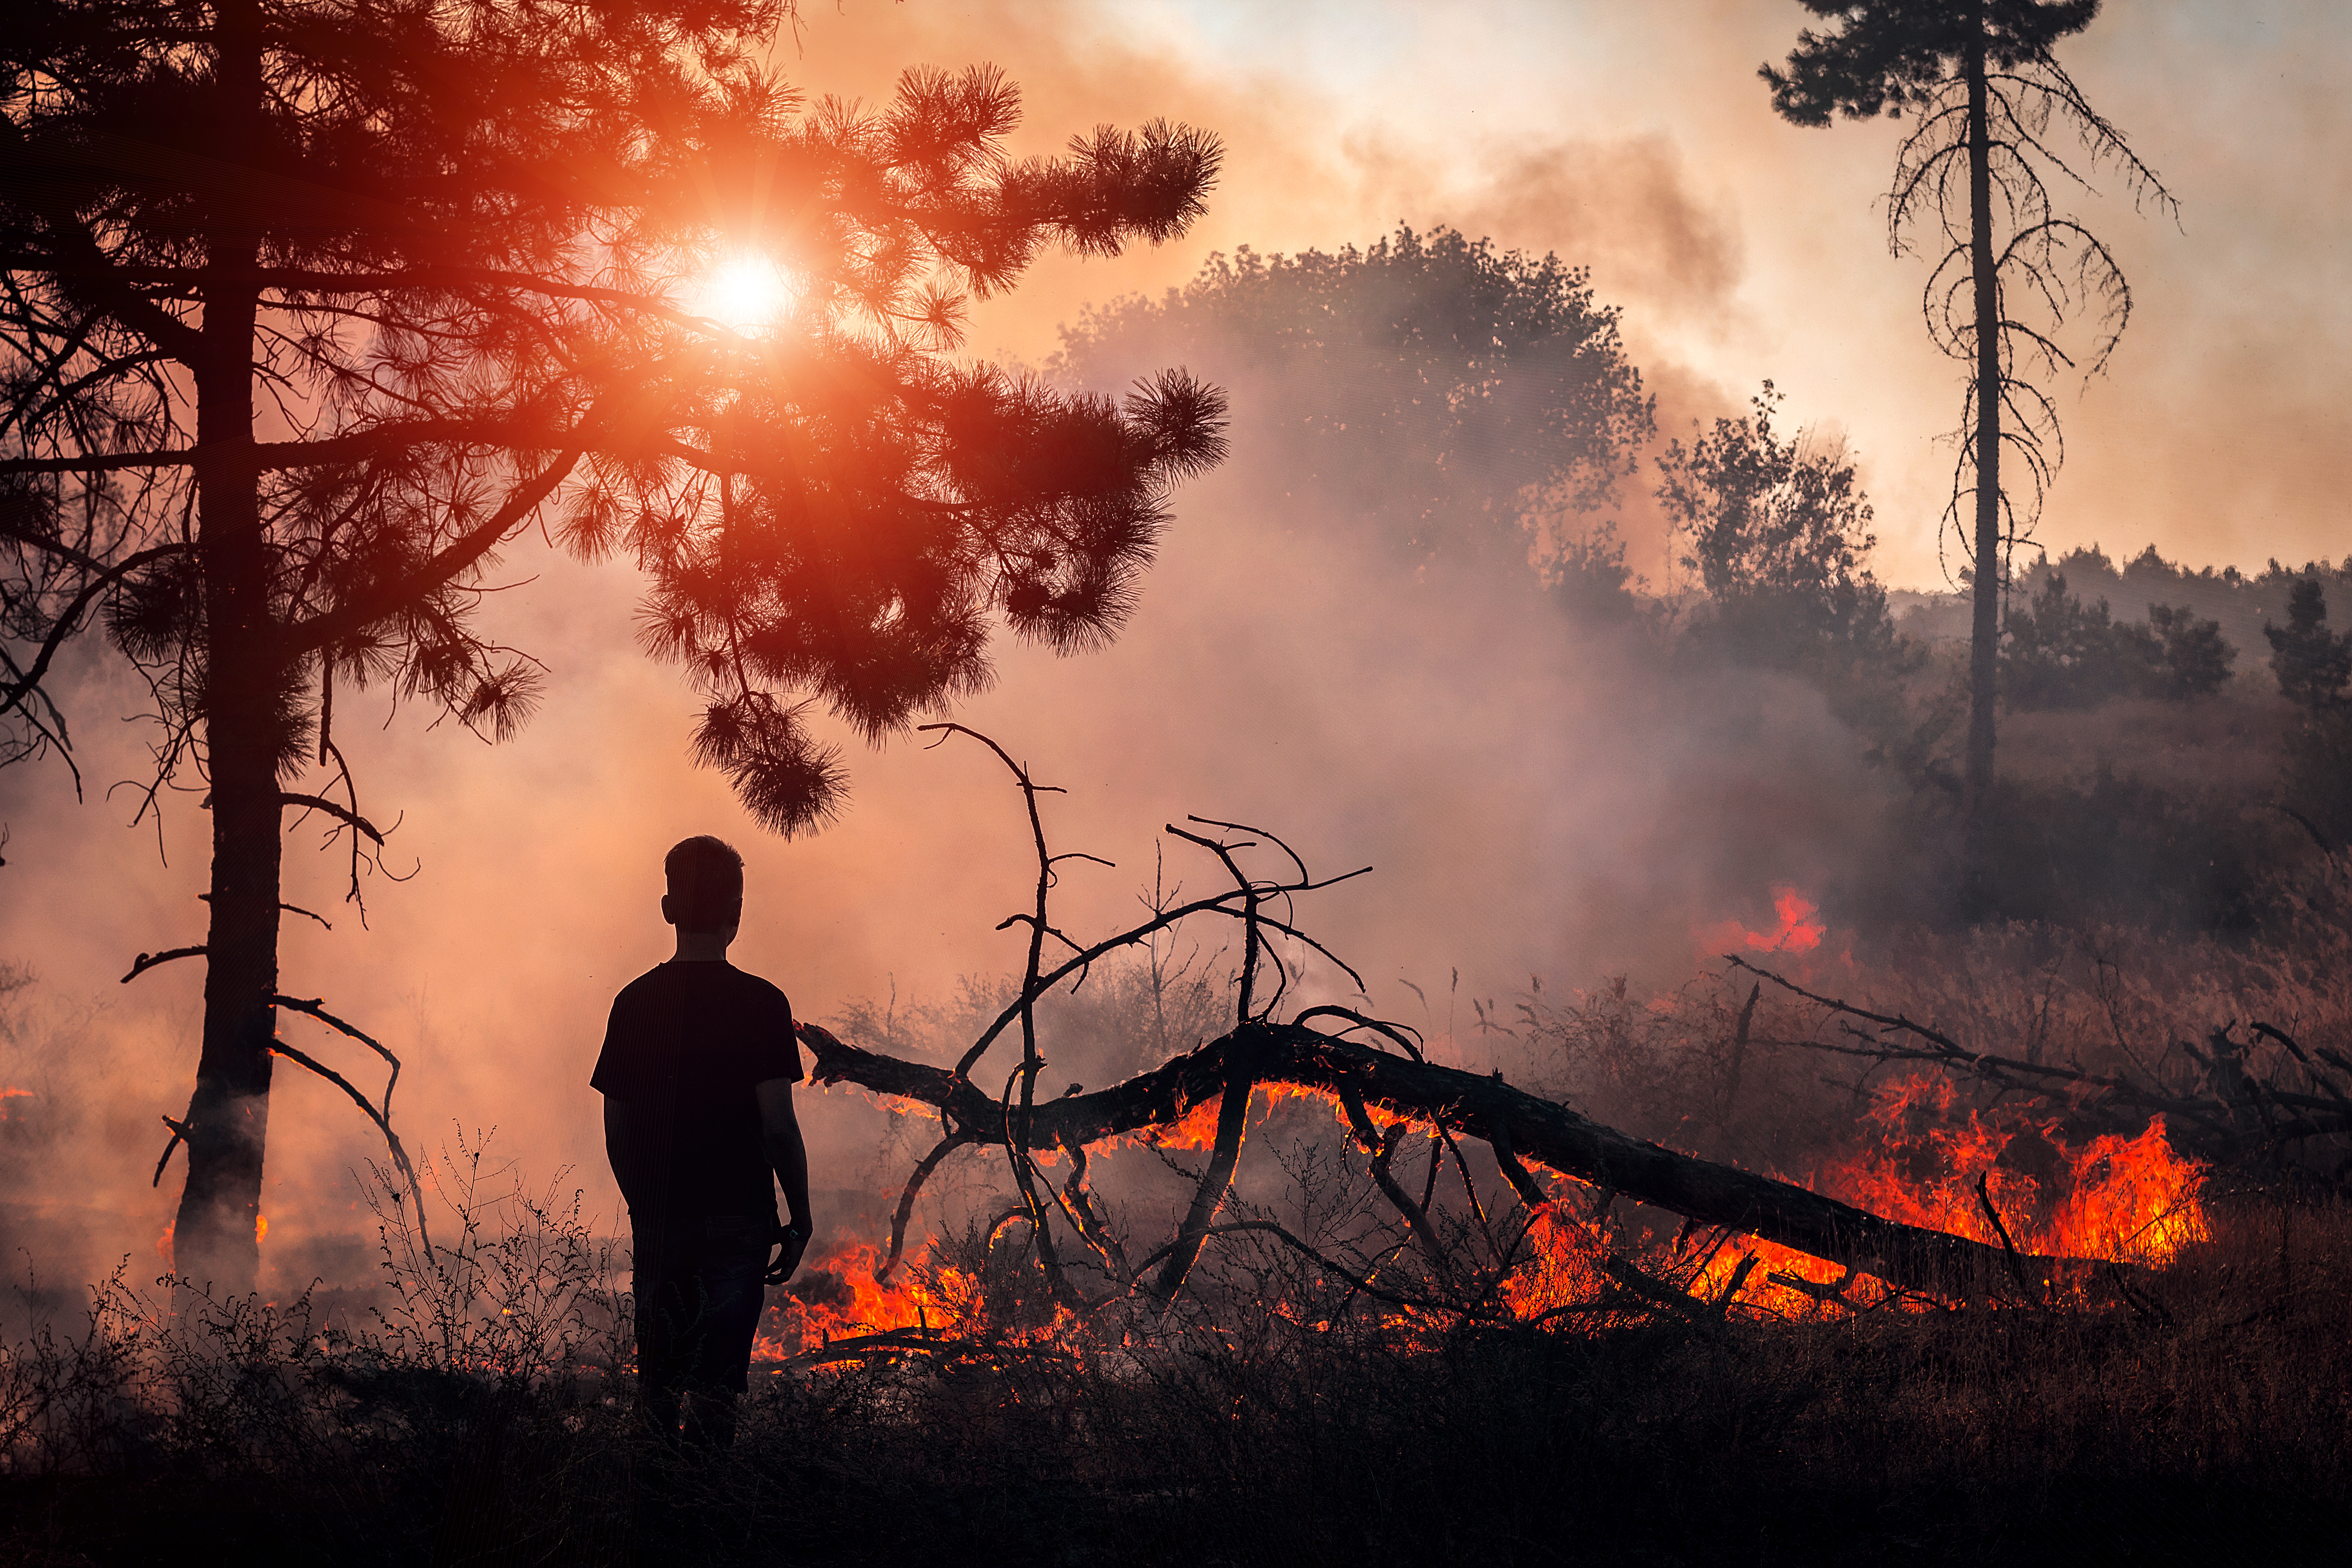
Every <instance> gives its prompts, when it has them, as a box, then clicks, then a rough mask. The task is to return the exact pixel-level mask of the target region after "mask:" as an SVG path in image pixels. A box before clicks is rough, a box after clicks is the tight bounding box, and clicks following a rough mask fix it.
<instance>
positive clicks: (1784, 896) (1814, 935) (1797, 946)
mask: <svg viewBox="0 0 2352 1568" xmlns="http://www.w3.org/2000/svg"><path fill="white" fill-rule="evenodd" d="M1820 913H1821V906H1820V905H1819V904H1817V903H1815V902H1814V901H1813V900H1811V899H1809V898H1807V897H1805V896H1804V894H1802V893H1801V892H1799V891H1798V890H1797V889H1794V888H1790V887H1779V888H1775V889H1772V916H1773V920H1772V924H1771V925H1770V926H1769V927H1767V928H1766V929H1765V930H1763V931H1750V930H1748V927H1747V925H1746V924H1745V922H1743V921H1736V920H1734V921H1717V923H1716V924H1714V925H1709V926H1700V927H1698V928H1696V930H1694V931H1692V932H1691V935H1692V937H1693V938H1694V939H1695V940H1696V942H1697V944H1698V948H1699V951H1700V952H1703V953H1706V954H1708V955H1709V956H1713V955H1715V954H1718V953H1721V952H1727V951H1729V950H1730V949H1733V948H1746V949H1747V950H1748V952H1813V951H1814V950H1815V949H1817V948H1819V947H1820V946H1821V945H1822V937H1824V936H1826V935H1828V934H1829V926H1828V924H1827V922H1825V921H1820V920H1816V919H1815V918H1814V917H1815V916H1816V915H1818V914H1820Z"/></svg>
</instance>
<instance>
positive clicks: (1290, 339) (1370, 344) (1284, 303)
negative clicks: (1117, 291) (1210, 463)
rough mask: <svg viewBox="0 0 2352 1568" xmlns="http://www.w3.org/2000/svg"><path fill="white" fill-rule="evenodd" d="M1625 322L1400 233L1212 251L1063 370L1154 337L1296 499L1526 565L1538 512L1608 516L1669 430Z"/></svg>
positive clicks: (1105, 317)
mask: <svg viewBox="0 0 2352 1568" xmlns="http://www.w3.org/2000/svg"><path fill="white" fill-rule="evenodd" d="M1618 315H1619V312H1618V310H1617V309H1616V307H1614V306H1608V305H1603V304H1601V303H1600V302H1599V301H1598V300H1596V299H1595V298H1594V296H1593V292H1592V288H1591V282H1590V280H1589V279H1588V277H1587V274H1586V272H1585V270H1584V269H1583V268H1572V267H1570V266H1568V265H1567V264H1565V263H1564V262H1562V261H1561V260H1560V259H1559V258H1558V257H1557V256H1552V255H1546V256H1543V257H1541V258H1535V257H1530V256H1528V255H1527V254H1525V253H1524V252H1521V251H1517V250H1511V251H1497V250H1496V248H1495V247H1494V246H1493V244H1492V243H1491V242H1490V241H1487V240H1485V239H1477V240H1472V239H1468V238H1465V237H1464V236H1463V235H1461V234H1460V233H1458V232H1456V231H1455V230H1453V229H1450V228H1444V227H1440V228H1437V229H1435V230H1433V231H1432V232H1430V233H1428V234H1425V235H1424V234H1419V233H1416V232H1414V231H1413V230H1412V229H1411V228H1408V227H1402V226H1401V227H1399V228H1398V230H1397V232H1396V233H1395V234H1393V235H1391V236H1387V237H1383V238H1381V239H1380V240H1377V241H1375V242H1374V243H1373V244H1372V245H1370V247H1365V248H1362V249H1359V248H1357V247H1354V246H1347V247H1341V248H1340V249H1339V250H1338V251H1335V252H1325V251H1320V250H1308V251H1303V252H1301V253H1299V254H1298V255H1297V256H1279V255H1276V256H1270V257H1269V256H1260V255H1258V254H1257V253H1256V252H1255V251H1252V250H1250V249H1248V248H1247V247H1243V248H1242V249H1240V250H1238V251H1237V252H1235V254H1234V255H1233V256H1231V257H1226V256H1222V255H1220V256H1217V257H1213V258H1211V259H1210V261H1209V263H1208V264H1207V265H1206V266H1205V267H1204V268H1202V271H1201V274H1200V276H1199V277H1197V278H1195V279H1193V280H1192V282H1191V283H1190V284H1188V285H1186V286H1185V287H1184V288H1183V289H1171V290H1169V292H1168V293H1167V295H1166V296H1165V297H1164V298H1162V299H1160V300H1156V301H1153V300H1140V299H1131V300H1125V301H1122V302H1120V303H1118V304H1116V305H1113V306H1112V307H1110V308H1108V310H1097V311H1090V312H1088V313H1087V316H1086V317H1085V318H1084V319H1083V320H1082V321H1080V323H1079V324H1078V325H1077V326H1076V327H1075V328H1069V329H1066V330H1065V331H1064V336H1063V348H1062V353H1061V354H1060V355H1059V356H1058V360H1057V365H1056V368H1057V369H1058V370H1059V371H1060V372H1061V373H1062V374H1065V375H1066V376H1068V377H1071V378H1073V379H1075V380H1076V381H1077V382H1079V383H1080V384H1102V383H1104V382H1107V381H1108V380H1109V379H1110V376H1111V374H1115V372H1111V371H1109V367H1110V366H1113V365H1116V364H1117V363H1120V362H1121V360H1122V357H1123V356H1126V355H1129V354H1131V353H1134V352H1135V350H1136V347H1137V345H1138V344H1141V343H1150V344H1151V345H1153V346H1154V348H1155V350H1157V351H1158V352H1161V353H1171V354H1173V355H1175V356H1177V357H1181V359H1183V360H1184V361H1185V362H1186V363H1191V364H1192V365H1194V366H1196V367H1198V368H1200V369H1201V370H1202V373H1203V374H1209V375H1212V376H1213V377H1215V378H1217V379H1220V380H1223V381H1229V382H1232V383H1234V384H1236V391H1235V397H1236V399H1237V400H1238V401H1239V402H1240V403H1241V404H1242V405H1244V409H1245V415H1246V424H1247V427H1248V428H1250V429H1251V430H1252V431H1254V432H1255V431H1265V432H1269V433H1270V434H1268V435H1267V436H1265V437H1263V439H1265V441H1266V442H1267V446H1266V447H1265V451H1266V452H1267V453H1268V454H1269V455H1270V456H1272V457H1273V458H1274V459H1275V460H1276V461H1277V462H1279V463H1280V464H1281V465H1282V482H1283V484H1284V486H1285V488H1286V489H1290V490H1291V491H1292V493H1294V494H1297V493H1302V492H1303V493H1306V494H1309V495H1312V496H1314V497H1316V498H1317V499H1318V500H1319V501H1320V502H1321V503H1322V504H1323V505H1324V506H1325V507H1326V508H1327V509H1328V510H1329V511H1330V512H1331V513H1333V514H1334V515H1336V516H1339V517H1342V518H1345V519H1347V520H1349V522H1351V523H1354V522H1357V521H1359V520H1361V521H1369V522H1370V524H1371V525H1372V527H1373V528H1374V529H1375V530H1376V531H1378V533H1379V534H1380V535H1381V538H1383V539H1384V540H1385V541H1386V542H1388V543H1389V544H1390V545H1391V547H1393V548H1394V549H1396V550H1397V551H1399V552H1402V554H1404V555H1405V556H1406V557H1407V558H1409V559H1413V560H1421V559H1426V558H1429V557H1432V556H1436V555H1440V554H1446V553H1454V554H1481V553H1486V552H1496V553H1502V554H1511V553H1518V554H1524V552H1525V551H1526V548H1527V539H1526V526H1527V524H1528V520H1529V519H1530V518H1531V517H1533V516H1534V515H1536V514H1537V513H1538V512H1539V511H1542V510H1555V511H1556V510H1591V509H1593V508H1597V507H1601V506H1605V505H1606V504H1607V503H1608V502H1609V501H1610V500H1612V499H1613V498H1614V497H1615V495H1616V493H1617V486H1618V483H1619V481H1620V480H1621V479H1622V478H1623V477H1624V476H1626V475H1628V474H1630V473H1631V472H1632V471H1633V468H1634V466H1635V463H1636V461H1637V458H1638V454H1639V452H1640V451H1641V449H1642V447H1643V446H1644V445H1645V444H1646V443H1647V442H1648V441H1649V439H1650V437H1651V436H1652V434H1653V433H1654V429H1655V407H1654V399H1653V398H1651V397H1650V396H1649V395H1646V394H1644V393H1643V390H1642V376H1641V372H1640V371H1639V370H1637V369H1636V368H1635V367H1634V366H1633V363H1631V362H1630V361H1629V360H1628V359H1627V358H1626V355H1625V349H1624V344H1623V342H1622V339H1621V337H1620V335H1619V331H1618ZM1253 398H1255V399H1257V400H1259V403H1260V404H1262V406H1259V405H1252V402H1251V400H1252V399H1253ZM1247 455H1248V454H1247V453H1244V457H1246V456H1247Z"/></svg>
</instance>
